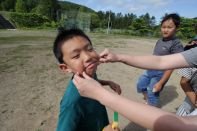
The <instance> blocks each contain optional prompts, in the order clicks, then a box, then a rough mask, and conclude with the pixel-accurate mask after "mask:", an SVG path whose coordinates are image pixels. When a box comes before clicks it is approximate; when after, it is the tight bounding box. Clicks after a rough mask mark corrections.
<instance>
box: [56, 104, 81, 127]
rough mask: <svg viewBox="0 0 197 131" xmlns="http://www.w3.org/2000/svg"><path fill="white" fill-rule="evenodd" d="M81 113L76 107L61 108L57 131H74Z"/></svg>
mask: <svg viewBox="0 0 197 131" xmlns="http://www.w3.org/2000/svg"><path fill="white" fill-rule="evenodd" d="M80 117H81V113H80V109H79V107H78V106H77V105H70V106H64V107H61V110H60V114H59V120H58V125H57V131H76V130H77V127H78V124H79V121H80Z"/></svg>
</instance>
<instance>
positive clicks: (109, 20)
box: [107, 11, 111, 34]
mask: <svg viewBox="0 0 197 131" xmlns="http://www.w3.org/2000/svg"><path fill="white" fill-rule="evenodd" d="M110 13H111V11H109V19H108V24H107V34H109V28H110V27H109V26H110V22H111V18H110Z"/></svg>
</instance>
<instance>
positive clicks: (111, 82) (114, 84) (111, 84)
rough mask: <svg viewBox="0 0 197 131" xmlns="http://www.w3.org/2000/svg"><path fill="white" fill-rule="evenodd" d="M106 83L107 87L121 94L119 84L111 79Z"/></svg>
mask: <svg viewBox="0 0 197 131" xmlns="http://www.w3.org/2000/svg"><path fill="white" fill-rule="evenodd" d="M107 85H109V87H110V88H111V89H112V90H114V91H115V92H116V93H118V94H119V95H120V94H121V92H122V90H121V88H120V85H118V84H116V83H114V82H113V81H108V83H107Z"/></svg>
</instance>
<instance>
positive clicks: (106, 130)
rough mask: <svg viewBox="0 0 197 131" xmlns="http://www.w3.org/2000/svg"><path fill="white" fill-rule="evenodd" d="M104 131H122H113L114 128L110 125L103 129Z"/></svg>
mask: <svg viewBox="0 0 197 131" xmlns="http://www.w3.org/2000/svg"><path fill="white" fill-rule="evenodd" d="M103 131H120V129H119V128H116V129H113V128H112V125H111V124H109V125H108V126H106V127H105V128H104V129H103Z"/></svg>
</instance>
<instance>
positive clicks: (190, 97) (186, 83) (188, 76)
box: [176, 43, 197, 116]
mask: <svg viewBox="0 0 197 131" xmlns="http://www.w3.org/2000/svg"><path fill="white" fill-rule="evenodd" d="M194 47H197V44H195V43H193V44H191V43H189V44H188V45H186V46H185V48H184V50H189V49H191V48H194ZM178 73H179V74H180V75H181V76H182V77H181V81H180V85H181V87H182V89H183V91H184V92H185V94H186V98H185V100H184V102H183V104H181V106H180V107H179V108H178V110H177V112H176V114H177V115H179V116H188V115H191V114H190V113H192V112H193V111H195V110H196V109H197V68H195V67H193V68H182V69H180V70H179V71H178ZM193 113H194V112H193Z"/></svg>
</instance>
